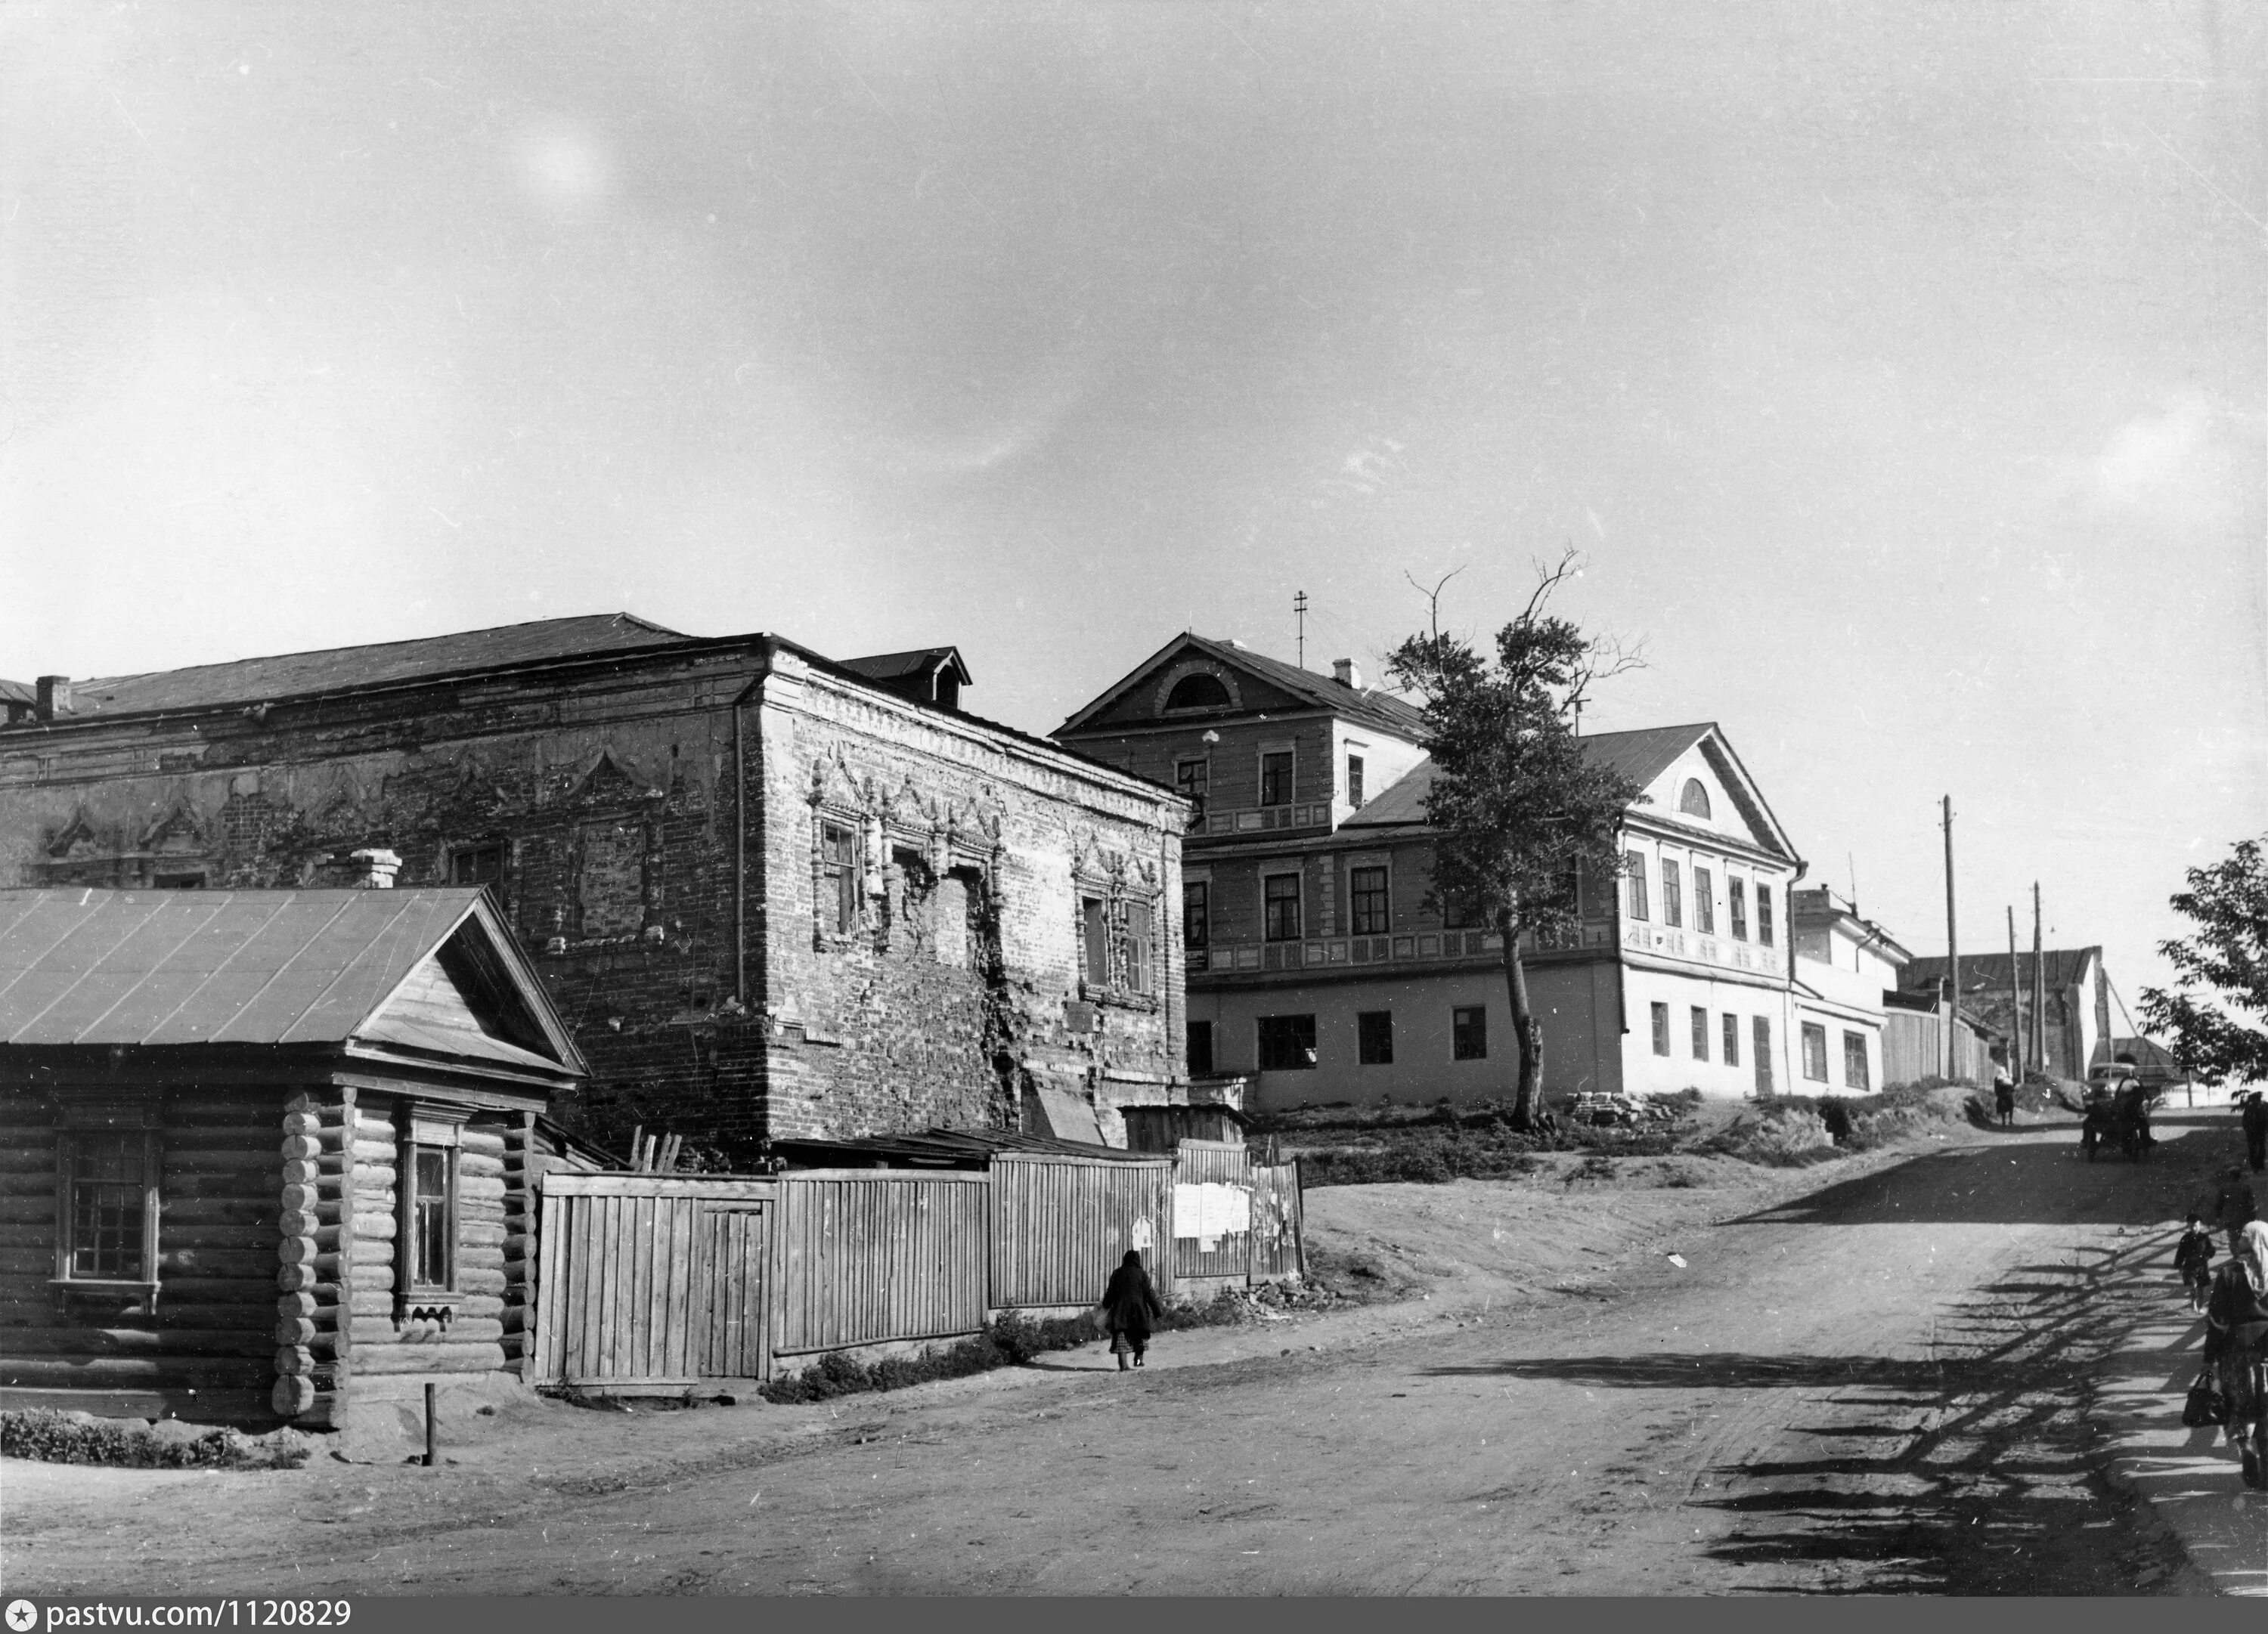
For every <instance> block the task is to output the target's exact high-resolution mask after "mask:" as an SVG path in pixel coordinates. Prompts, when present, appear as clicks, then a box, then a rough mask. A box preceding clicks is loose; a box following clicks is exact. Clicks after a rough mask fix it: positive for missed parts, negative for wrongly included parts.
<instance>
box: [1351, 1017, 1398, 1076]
mask: <svg viewBox="0 0 2268 1634" xmlns="http://www.w3.org/2000/svg"><path fill="white" fill-rule="evenodd" d="M1354 1030H1355V1058H1356V1060H1358V1061H1359V1062H1360V1063H1361V1064H1363V1065H1364V1066H1366V1067H1390V1066H1392V1065H1393V1064H1394V1012H1392V1011H1391V1010H1365V1011H1361V1012H1358V1013H1357V1014H1356V1016H1355V1019H1354Z"/></svg>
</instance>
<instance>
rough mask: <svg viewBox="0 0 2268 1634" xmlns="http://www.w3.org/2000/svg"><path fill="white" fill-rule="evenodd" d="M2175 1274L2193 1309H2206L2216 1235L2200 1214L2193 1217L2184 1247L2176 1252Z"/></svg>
mask: <svg viewBox="0 0 2268 1634" xmlns="http://www.w3.org/2000/svg"><path fill="white" fill-rule="evenodd" d="M2174 1274H2175V1275H2176V1276H2177V1277H2180V1278H2181V1279H2182V1285H2183V1287H2185V1288H2187V1289H2188V1290H2189V1292H2190V1309H2191V1310H2192V1311H2202V1310H2203V1309H2205V1299H2206V1297H2207V1296H2208V1295H2209V1294H2210V1293H2211V1292H2212V1291H2213V1233H2210V1232H2208V1231H2207V1230H2205V1221H2204V1220H2203V1218H2200V1217H2199V1216H2198V1215H2195V1214H2192V1215H2191V1216H2190V1219H2189V1226H2188V1227H2187V1228H2186V1229H2185V1230H2183V1233H2182V1240H2181V1245H2180V1246H2179V1247H2178V1248H2176V1249H2175V1250H2174Z"/></svg>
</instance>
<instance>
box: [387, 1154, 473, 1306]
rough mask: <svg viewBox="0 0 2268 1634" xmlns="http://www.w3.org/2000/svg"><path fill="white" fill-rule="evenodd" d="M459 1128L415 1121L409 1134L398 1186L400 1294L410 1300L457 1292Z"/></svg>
mask: <svg viewBox="0 0 2268 1634" xmlns="http://www.w3.org/2000/svg"><path fill="white" fill-rule="evenodd" d="M459 1128H460V1126H459V1125H458V1124H457V1123H455V1122H451V1121H449V1120H447V1119H446V1118H427V1117H423V1116H416V1117H412V1118H410V1119H409V1127H408V1129H407V1130H405V1134H406V1135H407V1138H406V1139H404V1140H403V1141H402V1143H401V1150H400V1156H399V1159H398V1161H399V1164H400V1167H399V1168H398V1169H397V1170H396V1172H395V1175H396V1177H395V1181H394V1191H395V1194H396V1195H395V1205H396V1207H397V1208H399V1210H400V1211H401V1219H400V1221H399V1226H400V1230H399V1233H398V1234H397V1237H396V1240H397V1242H399V1243H400V1244H401V1249H402V1253H401V1260H400V1262H398V1264H397V1266H396V1269H395V1279H396V1280H395V1289H396V1292H398V1293H399V1294H401V1296H402V1297H403V1298H405V1299H418V1298H422V1297H423V1296H425V1295H427V1294H439V1293H452V1292H455V1290H456V1286H457V1137H458V1130H459Z"/></svg>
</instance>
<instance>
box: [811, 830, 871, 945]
mask: <svg viewBox="0 0 2268 1634" xmlns="http://www.w3.org/2000/svg"><path fill="white" fill-rule="evenodd" d="M818 823H819V832H818V834H817V835H816V836H815V843H814V853H815V856H816V859H817V866H816V872H817V877H818V880H820V881H821V888H820V889H819V890H817V891H814V893H813V894H814V898H816V899H817V900H814V902H813V903H812V909H813V916H814V918H816V919H818V921H819V933H820V935H821V936H822V937H829V938H836V939H838V940H840V939H843V938H850V937H854V936H856V935H857V934H858V920H859V916H860V914H861V912H862V910H863V909H864V908H865V861H866V859H865V849H866V846H865V833H864V829H865V825H864V824H863V823H860V822H858V821H850V820H846V819H844V818H842V817H830V816H828V815H826V814H825V813H821V815H820V817H819V819H818ZM838 839H839V841H840V843H839V844H838V843H837V841H838ZM828 883H831V884H832V886H833V887H834V889H833V892H832V894H833V896H834V898H835V906H834V912H833V915H832V916H831V918H830V917H829V916H828V909H827V905H826V897H827V895H828V891H827V889H826V888H825V887H826V885H827V884H828Z"/></svg>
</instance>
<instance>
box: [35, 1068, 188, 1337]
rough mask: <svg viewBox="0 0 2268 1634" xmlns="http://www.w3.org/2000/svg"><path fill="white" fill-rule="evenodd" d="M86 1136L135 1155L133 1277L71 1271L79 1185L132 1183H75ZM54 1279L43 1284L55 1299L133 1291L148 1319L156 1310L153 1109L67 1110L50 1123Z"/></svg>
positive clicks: (158, 1163) (157, 1140)
mask: <svg viewBox="0 0 2268 1634" xmlns="http://www.w3.org/2000/svg"><path fill="white" fill-rule="evenodd" d="M88 1137H99V1138H114V1139H117V1140H118V1141H120V1142H121V1143H122V1145H125V1146H127V1147H128V1148H129V1149H131V1148H133V1147H136V1146H137V1145H138V1147H139V1149H140V1152H141V1165H142V1168H141V1179H140V1181H139V1188H138V1189H139V1190H140V1192H141V1204H140V1207H141V1215H142V1218H141V1222H140V1231H139V1233H138V1235H139V1238H140V1242H139V1246H138V1248H137V1256H138V1260H139V1270H140V1272H141V1274H140V1275H139V1276H102V1275H99V1274H94V1273H86V1274H82V1273H81V1272H79V1270H77V1259H78V1247H79V1245H78V1240H77V1238H78V1197H79V1188H80V1187H81V1186H82V1185H119V1184H131V1183H132V1182H121V1181H82V1180H81V1179H80V1178H79V1170H80V1167H81V1158H80V1145H81V1143H82V1142H83V1141H85V1139H87V1138H88ZM164 1156H165V1154H164V1151H163V1143H162V1137H161V1131H160V1130H159V1128H158V1114H157V1109H156V1108H154V1107H148V1108H104V1107H91V1108H88V1107H82V1108H67V1109H65V1110H63V1111H60V1112H58V1114H57V1115H56V1117H55V1204H54V1206H55V1275H54V1277H51V1278H50V1279H49V1285H50V1286H52V1287H53V1288H54V1289H55V1292H56V1293H57V1295H58V1296H63V1297H67V1296H68V1295H70V1293H71V1292H74V1291H79V1292H111V1293H118V1292H129V1291H130V1292H136V1293H139V1294H140V1295H141V1296H142V1300H143V1308H144V1311H145V1312H146V1313H148V1314H151V1315H155V1314H157V1310H158V1288H159V1286H160V1285H161V1279H160V1277H159V1276H158V1268H159V1264H160V1247H159V1237H158V1225H159V1221H160V1218H162V1215H163V1212H164V1196H163V1184H162V1182H163V1178H164Z"/></svg>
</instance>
